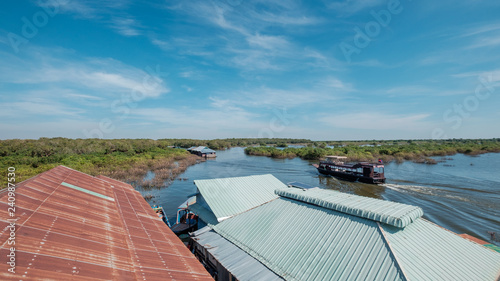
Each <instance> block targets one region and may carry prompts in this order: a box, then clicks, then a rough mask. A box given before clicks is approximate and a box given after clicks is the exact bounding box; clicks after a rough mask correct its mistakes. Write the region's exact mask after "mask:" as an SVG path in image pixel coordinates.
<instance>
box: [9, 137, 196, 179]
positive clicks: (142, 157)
mask: <svg viewBox="0 0 500 281" xmlns="http://www.w3.org/2000/svg"><path fill="white" fill-rule="evenodd" d="M169 145H170V143H169V142H166V141H160V140H122V139H120V140H98V139H76V140H73V139H65V138H53V139H48V138H41V139H39V140H4V141H0V156H1V157H0V170H2V171H7V169H8V168H9V167H14V168H15V173H16V181H17V182H21V181H23V180H26V179H29V178H31V177H33V176H35V175H37V174H40V173H42V172H45V171H48V170H50V169H52V168H54V167H57V166H59V165H64V166H66V167H69V168H72V169H75V170H78V171H81V172H83V173H86V174H89V175H93V176H97V175H105V176H109V177H111V178H114V179H116V180H119V181H124V182H127V183H129V184H131V185H132V186H134V187H137V186H141V187H146V188H155V187H157V188H161V187H164V186H167V185H168V184H169V183H170V182H171V181H173V180H174V179H175V178H176V177H177V176H178V175H179V174H181V173H183V172H184V171H185V170H186V169H187V168H188V167H189V166H191V165H194V164H196V163H198V162H200V161H204V160H203V159H202V158H200V157H198V156H196V155H192V154H190V153H189V152H187V151H186V150H184V149H178V148H171V147H169ZM148 172H152V173H154V175H155V176H154V178H152V179H148V180H145V177H146V175H147V174H148ZM1 186H2V188H4V187H6V186H7V177H5V178H2V181H1Z"/></svg>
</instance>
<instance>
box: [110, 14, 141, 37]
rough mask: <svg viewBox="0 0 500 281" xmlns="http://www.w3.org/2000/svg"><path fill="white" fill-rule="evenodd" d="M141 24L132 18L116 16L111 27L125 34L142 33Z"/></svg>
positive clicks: (134, 34) (135, 34)
mask: <svg viewBox="0 0 500 281" xmlns="http://www.w3.org/2000/svg"><path fill="white" fill-rule="evenodd" d="M139 26H140V24H139V23H137V21H136V20H135V19H132V18H124V17H114V18H112V20H111V27H112V28H113V29H115V30H116V31H117V32H118V33H120V34H121V35H124V36H137V35H140V34H141V32H140V31H139V29H138V27H139Z"/></svg>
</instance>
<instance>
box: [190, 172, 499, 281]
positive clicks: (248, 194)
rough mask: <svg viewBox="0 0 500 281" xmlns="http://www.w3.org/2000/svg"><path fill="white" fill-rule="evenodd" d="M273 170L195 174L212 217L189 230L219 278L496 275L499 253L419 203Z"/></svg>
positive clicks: (200, 204) (200, 199)
mask: <svg viewBox="0 0 500 281" xmlns="http://www.w3.org/2000/svg"><path fill="white" fill-rule="evenodd" d="M273 178H274V177H273V176H272V175H263V176H251V177H238V178H227V179H213V180H203V181H200V180H197V181H195V184H196V185H197V187H198V191H199V194H197V195H196V196H197V203H196V204H194V209H198V210H202V212H203V214H201V213H200V219H203V220H206V221H207V223H208V226H206V227H204V228H202V229H200V230H198V231H196V232H195V233H192V234H191V239H192V240H191V247H192V248H193V251H194V253H195V255H196V256H197V257H198V258H199V259H200V260H201V261H202V262H203V264H204V265H205V266H206V267H207V268H208V270H209V272H211V274H212V275H213V276H217V280H240V281H242V280H481V281H484V280H492V281H495V280H498V279H499V278H500V253H499V252H496V251H494V250H493V249H490V248H487V247H484V246H482V245H480V244H478V243H476V242H473V241H471V240H468V239H464V238H462V237H461V236H459V235H457V234H455V233H453V232H451V231H449V230H447V229H444V228H442V227H440V226H438V225H436V224H433V223H431V222H430V221H428V220H426V219H424V218H422V216H423V214H424V213H423V210H422V209H421V208H419V207H416V206H411V205H406V204H401V203H395V202H390V201H384V200H379V199H374V198H368V197H362V196H357V195H352V194H346V193H341V192H338V191H334V190H325V189H319V188H311V189H305V188H295V187H287V186H286V185H285V184H283V183H277V182H279V180H277V179H275V178H274V179H273ZM249 187H250V188H249ZM270 190H273V192H272V194H270Z"/></svg>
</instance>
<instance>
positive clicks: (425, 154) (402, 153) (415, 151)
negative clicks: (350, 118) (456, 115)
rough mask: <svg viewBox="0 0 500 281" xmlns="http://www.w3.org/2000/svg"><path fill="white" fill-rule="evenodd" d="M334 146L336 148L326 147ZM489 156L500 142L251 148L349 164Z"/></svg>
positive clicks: (273, 154) (281, 155)
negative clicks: (334, 157) (342, 159)
mask: <svg viewBox="0 0 500 281" xmlns="http://www.w3.org/2000/svg"><path fill="white" fill-rule="evenodd" d="M326 143H328V145H334V146H335V147H334V148H329V147H326ZM487 152H500V139H477V140H463V139H452V140H409V141H370V142H368V141H346V142H310V143H308V144H307V146H306V147H302V148H293V147H288V148H285V149H283V150H280V149H278V148H275V147H262V146H261V147H248V148H246V149H245V153H246V154H248V155H257V156H268V157H273V158H294V157H300V158H302V159H309V160H317V159H320V158H322V157H325V156H326V155H339V156H347V157H348V160H349V161H376V160H377V159H382V160H384V161H385V162H390V161H393V160H395V161H398V162H402V161H404V160H412V161H415V162H417V163H427V164H435V163H436V161H435V160H434V159H432V158H429V157H430V156H445V155H453V154H456V153H463V154H468V155H477V154H482V153H487Z"/></svg>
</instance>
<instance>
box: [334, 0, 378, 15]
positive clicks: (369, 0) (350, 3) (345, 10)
mask: <svg viewBox="0 0 500 281" xmlns="http://www.w3.org/2000/svg"><path fill="white" fill-rule="evenodd" d="M386 2H387V1H385V0H357V1H356V0H340V1H328V2H326V1H325V5H326V7H327V8H329V9H334V10H337V11H339V12H340V13H341V14H342V15H344V16H350V15H352V14H355V13H357V12H359V11H363V10H366V9H369V8H373V7H376V6H380V5H382V4H385V3H386Z"/></svg>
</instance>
